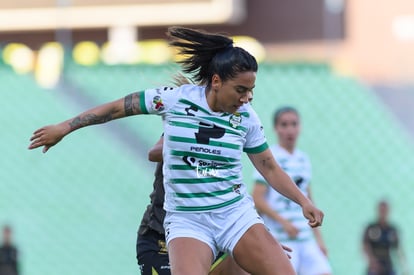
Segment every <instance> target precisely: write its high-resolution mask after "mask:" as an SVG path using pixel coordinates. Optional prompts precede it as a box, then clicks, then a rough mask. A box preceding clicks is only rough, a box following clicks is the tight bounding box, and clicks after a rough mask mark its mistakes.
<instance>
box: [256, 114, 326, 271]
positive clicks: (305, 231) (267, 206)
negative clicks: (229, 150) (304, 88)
mask: <svg viewBox="0 0 414 275" xmlns="http://www.w3.org/2000/svg"><path fill="white" fill-rule="evenodd" d="M273 126H274V130H275V132H276V135H277V137H278V144H277V145H273V146H271V147H270V149H271V151H272V153H273V156H274V157H275V159H276V161H277V162H278V163H279V165H280V166H281V167H282V169H283V170H284V171H285V172H286V173H287V174H288V175H289V176H290V177H291V178H292V180H293V181H294V182H295V183H296V185H297V186H298V187H299V188H300V190H301V191H302V192H303V194H305V195H307V196H309V197H310V185H309V184H310V180H311V165H310V162H309V159H308V157H307V155H306V154H305V153H303V152H302V151H300V150H298V149H297V148H296V142H297V139H298V137H299V133H300V118H299V113H298V111H297V110H296V109H295V108H293V107H289V106H287V107H282V108H279V109H277V110H276V111H275V113H274V117H273ZM254 178H255V185H254V190H253V198H254V201H255V204H256V208H257V209H258V211H259V212H260V213H261V214H262V217H263V219H264V221H265V224H266V225H267V227H268V228H269V229H270V232H271V233H272V234H273V236H274V237H275V238H276V239H277V240H278V241H279V242H281V243H282V244H285V245H287V246H289V247H291V248H292V250H293V252H292V253H291V256H292V259H291V261H292V264H293V267H294V268H295V270H296V272H297V273H298V274H300V275H306V274H309V275H322V274H324V275H326V274H330V273H331V268H330V266H329V263H328V261H327V258H326V254H327V251H326V246H325V244H324V241H323V239H322V236H321V233H320V231H319V229H317V228H313V229H312V228H310V227H309V225H308V224H307V221H306V219H305V218H303V215H302V210H301V208H300V206H299V205H298V204H296V203H295V202H293V201H291V200H289V199H288V198H286V197H284V196H283V195H281V194H280V193H278V192H277V191H275V190H274V189H272V188H271V187H270V186H269V185H268V183H267V182H266V180H265V179H264V178H263V177H262V176H261V175H260V174H259V173H258V172H257V171H256V172H255V174H254Z"/></svg>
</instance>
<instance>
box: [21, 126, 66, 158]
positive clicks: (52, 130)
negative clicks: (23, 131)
mask: <svg viewBox="0 0 414 275" xmlns="http://www.w3.org/2000/svg"><path fill="white" fill-rule="evenodd" d="M64 136H65V130H64V127H63V126H62V125H61V124H56V125H49V126H45V127H42V128H40V129H38V130H36V131H35V132H34V133H33V135H32V137H31V138H30V141H31V143H30V145H29V149H30V150H31V149H35V148H38V147H41V146H44V147H43V150H42V151H43V153H46V152H47V150H49V148H50V147H52V146H54V145H56V144H57V143H58V142H59V141H61V140H62V138H63V137H64Z"/></svg>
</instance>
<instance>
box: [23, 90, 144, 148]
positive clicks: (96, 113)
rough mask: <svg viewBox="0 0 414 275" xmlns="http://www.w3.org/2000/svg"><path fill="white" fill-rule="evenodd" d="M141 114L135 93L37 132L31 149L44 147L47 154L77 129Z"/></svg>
mask: <svg viewBox="0 0 414 275" xmlns="http://www.w3.org/2000/svg"><path fill="white" fill-rule="evenodd" d="M141 113H142V112H141V108H140V101H139V94H138V93H133V94H130V95H127V96H126V97H125V98H121V99H118V100H115V101H113V102H110V103H106V104H103V105H100V106H97V107H95V108H92V109H90V110H88V111H86V112H83V113H81V114H80V115H78V116H76V117H74V118H71V119H69V120H66V121H63V122H61V123H59V124H55V125H49V126H44V127H42V128H40V129H38V130H36V131H35V132H34V133H33V135H32V137H31V138H30V141H31V144H30V145H29V149H35V148H38V147H41V146H44V148H43V153H46V152H47V150H49V148H50V147H52V146H54V145H56V144H57V143H58V142H59V141H60V140H61V139H62V138H63V137H64V136H66V135H68V134H69V133H71V132H73V131H75V130H77V129H80V128H82V127H85V126H90V125H94V124H101V123H105V122H108V121H111V120H114V119H118V118H123V117H126V116H132V115H138V114H141Z"/></svg>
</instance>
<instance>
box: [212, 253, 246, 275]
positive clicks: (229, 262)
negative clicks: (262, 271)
mask: <svg viewBox="0 0 414 275" xmlns="http://www.w3.org/2000/svg"><path fill="white" fill-rule="evenodd" d="M248 274H249V273H247V272H246V271H244V270H243V269H242V268H241V267H240V266H239V265H238V264H237V263H236V262H235V261H234V259H233V258H232V257H231V256H230V255H228V254H223V253H220V255H219V257H217V259H216V260H215V261H214V263H213V265H212V266H211V269H210V273H209V275H248Z"/></svg>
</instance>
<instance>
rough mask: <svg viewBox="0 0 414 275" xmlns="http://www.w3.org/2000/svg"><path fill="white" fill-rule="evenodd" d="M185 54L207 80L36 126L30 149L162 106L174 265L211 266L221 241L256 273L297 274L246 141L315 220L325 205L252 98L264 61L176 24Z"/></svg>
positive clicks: (173, 31) (197, 77)
mask: <svg viewBox="0 0 414 275" xmlns="http://www.w3.org/2000/svg"><path fill="white" fill-rule="evenodd" d="M169 36H170V38H171V42H170V44H171V45H172V46H175V47H178V49H179V51H180V52H181V53H182V54H184V56H185V59H184V60H183V61H181V63H182V65H183V68H184V72H186V73H190V74H192V75H193V80H194V81H195V82H197V83H201V85H193V84H189V85H182V86H180V87H178V88H168V87H161V88H157V89H149V90H146V91H143V92H137V93H133V94H130V95H127V96H126V97H125V98H123V99H119V100H116V101H113V102H111V103H107V104H104V105H101V106H98V107H95V108H93V109H91V110H88V111H86V112H84V113H82V114H80V115H78V116H76V117H75V118H72V119H69V120H67V121H64V122H61V123H59V124H57V125H51V126H45V127H42V128H40V129H38V130H37V131H35V132H34V134H33V136H32V138H31V141H32V143H31V144H30V146H29V149H34V148H37V147H40V146H44V148H43V152H46V151H47V150H48V149H49V148H50V147H52V146H54V145H55V144H56V143H58V142H59V141H60V140H61V139H62V138H63V137H64V136H66V135H68V134H69V133H71V132H73V131H75V130H77V129H79V128H81V127H85V126H89V125H93V124H98V123H104V122H107V121H110V120H114V119H118V118H122V117H125V116H131V115H138V114H158V115H160V116H162V117H163V121H164V145H163V160H164V165H163V175H164V187H165V193H166V194H165V203H164V209H165V210H166V212H167V214H166V217H165V220H164V229H165V232H166V240H167V247H168V251H169V258H170V264H171V271H172V274H174V275H176V274H191V275H197V274H200V275H201V274H203V275H204V274H207V273H208V271H209V270H210V266H211V263H212V261H213V259H214V258H215V256H216V255H217V253H218V251H225V252H228V253H229V254H230V255H232V256H233V257H234V259H235V260H236V262H237V263H238V264H239V265H240V266H241V267H242V268H243V269H244V270H246V271H247V272H249V273H253V274H261V275H267V274H269V275H270V274H272V275H273V274H283V275H290V274H294V270H293V268H292V265H291V264H290V262H289V260H288V257H287V256H286V254H285V253H284V251H283V249H282V247H281V246H280V245H279V244H278V243H277V241H276V240H275V239H274V238H273V237H272V236H271V235H270V234H269V233H268V231H267V230H266V229H265V227H264V225H263V221H262V220H261V219H260V217H259V216H258V214H257V212H256V210H255V209H254V205H253V202H252V200H251V197H250V196H249V195H248V193H247V191H246V186H245V184H244V183H243V180H242V172H241V169H242V165H241V154H242V152H243V151H245V152H246V153H247V154H248V156H249V158H250V160H251V161H252V163H253V164H254V165H255V167H256V169H258V170H259V171H260V172H261V173H262V174H263V176H264V177H265V178H266V180H267V181H268V182H269V183H270V184H271V186H272V187H273V188H275V189H277V190H278V191H279V192H281V193H282V194H284V195H286V196H287V197H289V198H290V199H292V200H293V201H295V202H297V203H298V204H299V205H301V207H302V209H303V214H304V216H305V217H306V218H307V219H308V220H309V224H310V226H312V227H316V226H319V225H321V223H322V219H323V213H322V212H321V211H320V210H319V209H317V208H316V207H315V206H314V205H313V203H312V202H311V201H310V200H309V199H308V198H307V197H306V196H304V195H303V194H302V193H301V192H300V190H299V189H298V188H297V186H296V185H295V184H294V183H293V182H292V181H291V179H290V178H289V176H287V175H286V173H285V172H283V170H282V169H281V168H280V167H279V166H278V165H277V163H276V161H275V160H274V158H273V156H272V153H271V152H270V150H269V149H268V146H267V142H266V140H265V137H264V133H263V127H262V126H261V122H260V120H259V118H258V117H257V115H256V113H255V112H254V110H253V109H252V107H251V106H250V104H245V103H248V95H249V92H251V91H252V90H253V88H254V86H255V80H256V72H257V62H256V60H255V59H254V57H253V56H251V55H250V54H249V53H248V52H246V51H245V50H243V49H242V48H239V47H234V46H233V41H232V40H231V39H230V38H229V37H227V36H223V35H217V34H209V33H205V32H200V31H195V30H191V29H187V28H178V27H174V28H170V29H169Z"/></svg>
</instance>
